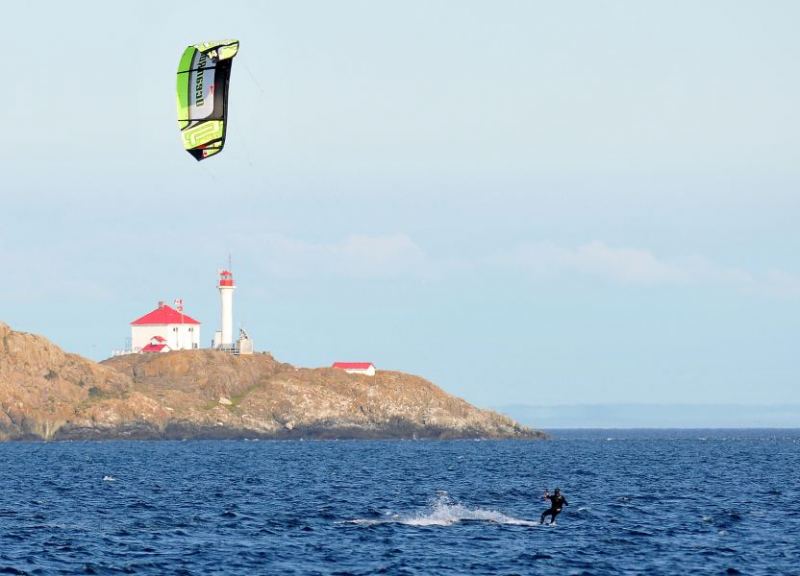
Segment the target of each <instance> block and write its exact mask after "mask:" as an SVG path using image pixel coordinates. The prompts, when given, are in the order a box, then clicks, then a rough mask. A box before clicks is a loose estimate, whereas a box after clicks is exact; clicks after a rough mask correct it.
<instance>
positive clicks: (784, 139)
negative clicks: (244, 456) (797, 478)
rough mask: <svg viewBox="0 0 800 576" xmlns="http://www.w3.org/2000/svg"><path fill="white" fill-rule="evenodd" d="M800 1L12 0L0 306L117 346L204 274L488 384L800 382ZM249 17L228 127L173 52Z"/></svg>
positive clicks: (633, 392)
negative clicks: (216, 131) (195, 113)
mask: <svg viewBox="0 0 800 576" xmlns="http://www.w3.org/2000/svg"><path fill="white" fill-rule="evenodd" d="M798 21H800V5H798V4H797V3H796V2H777V1H776V2H769V3H764V2H731V1H719V2H697V1H692V2H676V1H670V2H642V1H626V2H623V1H618V2H601V1H591V2H590V1H586V2H533V1H520V2H511V1H505V2H467V1H460V0H459V1H455V0H453V1H448V2H444V1H439V2H436V1H425V2H421V1H420V2H409V1H404V2H391V3H390V2H372V1H370V2H367V1H364V2H346V1H345V2H282V3H274V2H255V1H254V2H225V3H220V2H191V3H190V4H188V5H187V4H185V3H182V4H181V3H164V2H135V3H128V4H127V5H125V6H123V5H122V4H121V3H101V2H69V3H66V2H65V3H55V2H53V3H44V2H17V3H15V4H13V5H11V6H8V7H6V11H5V12H4V15H3V18H2V21H0V33H1V34H2V37H3V39H4V44H5V46H6V59H5V60H4V64H3V68H4V73H3V76H4V78H5V79H6V81H5V83H4V88H3V90H2V91H0V104H1V105H0V110H2V112H0V120H2V126H3V134H4V137H3V138H2V139H1V140H0V158H1V159H2V160H0V162H1V163H2V164H1V165H2V168H3V170H2V172H3V174H2V183H1V184H0V268H1V269H2V270H3V273H2V276H0V279H2V282H1V283H0V320H2V321H5V322H8V323H9V324H11V325H12V326H13V327H14V328H17V329H21V330H28V331H33V332H38V333H42V334H44V335H46V336H48V337H49V338H51V339H52V340H53V341H55V342H56V343H57V344H59V345H61V346H62V347H64V348H66V349H67V350H70V351H74V352H78V353H81V354H84V355H87V356H90V357H93V358H97V359H100V358H103V357H105V356H107V355H108V354H109V353H110V351H111V349H112V348H117V347H120V346H121V345H122V344H123V343H124V339H125V338H126V336H128V335H129V327H128V322H130V321H131V320H132V319H134V318H136V317H137V316H139V315H141V314H144V313H146V312H148V311H149V310H150V309H152V308H153V307H154V306H155V304H156V302H157V301H158V300H166V301H172V300H173V299H174V298H176V297H182V298H183V299H184V301H185V304H186V309H187V312H188V313H189V314H191V315H193V316H195V317H196V318H197V319H199V320H201V321H202V322H203V340H204V342H209V341H210V339H211V337H212V334H213V331H214V329H216V327H217V323H218V320H217V316H218V306H217V292H216V290H215V282H216V270H217V268H218V267H219V266H221V265H222V264H223V263H224V262H225V261H226V259H227V255H228V252H229V251H230V252H232V254H233V261H234V272H235V275H236V279H237V283H238V285H239V289H238V290H237V293H236V303H235V310H236V314H237V325H238V324H239V323H240V322H244V324H245V326H246V327H247V328H248V329H249V331H250V333H251V334H252V335H253V337H254V339H255V342H256V345H257V347H258V348H259V349H266V350H270V351H272V352H273V353H274V354H275V355H276V356H277V357H278V358H280V359H281V360H284V361H288V362H292V363H295V364H300V365H310V366H317V365H327V364H329V363H330V362H332V361H334V360H362V359H364V360H372V361H374V362H375V363H376V364H377V365H378V367H379V368H392V369H401V370H406V371H410V372H414V373H417V374H421V375H423V376H425V377H428V378H430V379H432V380H433V381H435V382H436V383H438V384H440V385H442V386H443V387H445V388H446V389H447V390H448V391H450V392H453V393H455V394H459V395H462V396H464V397H465V398H467V399H468V400H471V401H473V402H476V403H478V404H480V405H484V406H486V405H502V404H510V403H517V404H519V403H544V404H553V403H582V404H592V403H605V402H620V401H625V402H634V403H662V402H664V403H667V402H671V403H676V402H677V403H687V402H688V403H693V402H698V403H706V402H726V403H758V404H762V403H780V402H794V403H797V402H800V386H798V374H799V373H800V372H799V371H798V368H800V366H799V365H800V360H798V359H800V354H798V333H799V332H800V308H799V307H798V305H799V304H800V261H798V254H800V230H799V229H798V225H797V222H798V217H800V196H799V195H798V189H799V187H798V185H800V162H799V161H800V146H799V145H798V134H800V114H799V113H798V103H799V102H800V77H798V75H797V73H796V70H797V63H798V61H800V36H798V35H797V31H796V27H797V22H798ZM227 37H234V38H239V39H240V40H241V51H240V54H239V56H237V58H236V60H235V61H234V65H233V74H232V79H231V91H230V103H229V104H230V116H229V120H230V124H229V134H228V141H227V143H226V148H225V151H224V152H223V153H222V154H221V155H220V156H219V157H216V158H213V159H209V160H208V161H206V162H203V163H201V164H198V163H196V162H195V161H194V160H193V159H192V158H191V157H190V156H189V155H188V154H187V153H185V152H184V151H183V150H182V148H181V145H180V139H179V136H178V131H177V127H176V122H175V109H174V108H175V102H174V100H175V97H174V85H175V76H174V74H175V69H176V66H177V62H178V58H179V56H180V53H181V51H182V49H183V48H184V47H185V45H187V44H189V43H194V42H199V41H204V40H211V39H220V38H227Z"/></svg>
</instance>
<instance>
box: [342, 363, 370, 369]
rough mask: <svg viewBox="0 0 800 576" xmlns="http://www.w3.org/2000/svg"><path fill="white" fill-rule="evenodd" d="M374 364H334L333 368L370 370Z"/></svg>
mask: <svg viewBox="0 0 800 576" xmlns="http://www.w3.org/2000/svg"><path fill="white" fill-rule="evenodd" d="M370 366H372V362H334V363H333V368H341V369H342V370H369V367H370Z"/></svg>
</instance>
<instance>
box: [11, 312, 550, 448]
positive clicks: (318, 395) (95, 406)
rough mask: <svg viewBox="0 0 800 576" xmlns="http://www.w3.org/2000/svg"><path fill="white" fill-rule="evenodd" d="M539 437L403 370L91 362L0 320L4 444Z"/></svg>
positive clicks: (230, 361) (252, 360)
mask: <svg viewBox="0 0 800 576" xmlns="http://www.w3.org/2000/svg"><path fill="white" fill-rule="evenodd" d="M543 437H544V434H543V433H541V432H537V431H534V430H531V429H529V428H526V427H524V426H521V425H519V424H517V423H516V422H514V421H513V420H511V419H510V418H508V417H506V416H502V415H500V414H497V413H494V412H490V411H487V410H480V409H478V408H475V407H474V406H472V405H470V404H468V403H467V402H465V401H463V400H461V399H459V398H456V397H454V396H451V395H449V394H447V393H445V392H444V391H442V390H441V389H440V388H438V387H436V386H435V385H433V384H432V383H430V382H428V381H426V380H424V379H422V378H419V377H417V376H412V375H409V374H403V373H401V372H390V371H379V372H377V374H376V375H375V376H374V377H368V376H361V375H353V374H347V373H345V372H343V371H340V370H334V369H332V368H316V369H308V368H296V367H294V366H291V365H289V364H284V363H281V362H278V361H276V360H275V359H274V358H273V357H272V356H271V355H269V354H255V355H252V356H231V355H229V354H225V353H222V352H217V351H212V350H192V351H188V350H187V351H179V352H169V353H166V354H134V355H129V356H120V357H116V358H111V359H109V360H105V361H104V362H102V363H100V364H97V363H95V362H92V361H90V360H87V359H85V358H81V357H80V356H77V355H74V354H66V353H64V352H63V351H62V350H60V349H59V348H58V347H57V346H55V345H53V344H51V343H50V342H49V341H47V340H46V339H44V338H42V337H40V336H34V335H31V334H25V333H21V332H15V331H13V330H11V329H10V328H9V327H8V326H6V325H5V324H2V323H0V440H23V439H43V440H78V439H98V440H99V439H184V438H274V439H283V438H285V439H291V438H307V439H311V438H319V439H328V438H330V439H333V438H375V439H377V438H420V439H422V438H498V439H501V438H515V439H532V438H543Z"/></svg>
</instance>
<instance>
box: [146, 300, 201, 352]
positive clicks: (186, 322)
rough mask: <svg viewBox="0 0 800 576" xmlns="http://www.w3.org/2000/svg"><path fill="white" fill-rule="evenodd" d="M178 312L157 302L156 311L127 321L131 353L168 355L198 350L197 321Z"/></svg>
mask: <svg viewBox="0 0 800 576" xmlns="http://www.w3.org/2000/svg"><path fill="white" fill-rule="evenodd" d="M178 308H179V310H176V309H175V308H172V307H170V306H167V305H166V304H164V303H163V302H159V303H158V308H156V309H155V310H153V311H152V312H148V313H147V314H145V315H144V316H142V317H141V318H137V319H136V320H134V321H133V322H131V349H132V351H133V352H168V351H169V350H193V349H195V348H199V347H200V322H198V321H197V320H195V319H194V318H192V317H191V316H188V315H187V314H184V312H183V306H182V304H181V305H179V306H178Z"/></svg>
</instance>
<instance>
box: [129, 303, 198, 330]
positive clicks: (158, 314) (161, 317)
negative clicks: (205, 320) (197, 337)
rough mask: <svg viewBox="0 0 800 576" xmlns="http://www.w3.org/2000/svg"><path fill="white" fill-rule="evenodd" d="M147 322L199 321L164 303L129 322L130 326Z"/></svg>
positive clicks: (195, 322)
mask: <svg viewBox="0 0 800 576" xmlns="http://www.w3.org/2000/svg"><path fill="white" fill-rule="evenodd" d="M147 324H200V322H198V321H197V320H195V319H194V318H192V317H191V316H187V315H186V314H182V313H180V312H178V311H177V310H175V308H170V307H169V306H167V305H166V304H162V305H161V306H160V307H158V308H156V309H155V310H153V311H152V312H150V313H149V314H145V315H144V316H142V317H141V318H137V319H136V320H134V321H133V322H131V325H132V326H141V325H147Z"/></svg>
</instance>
